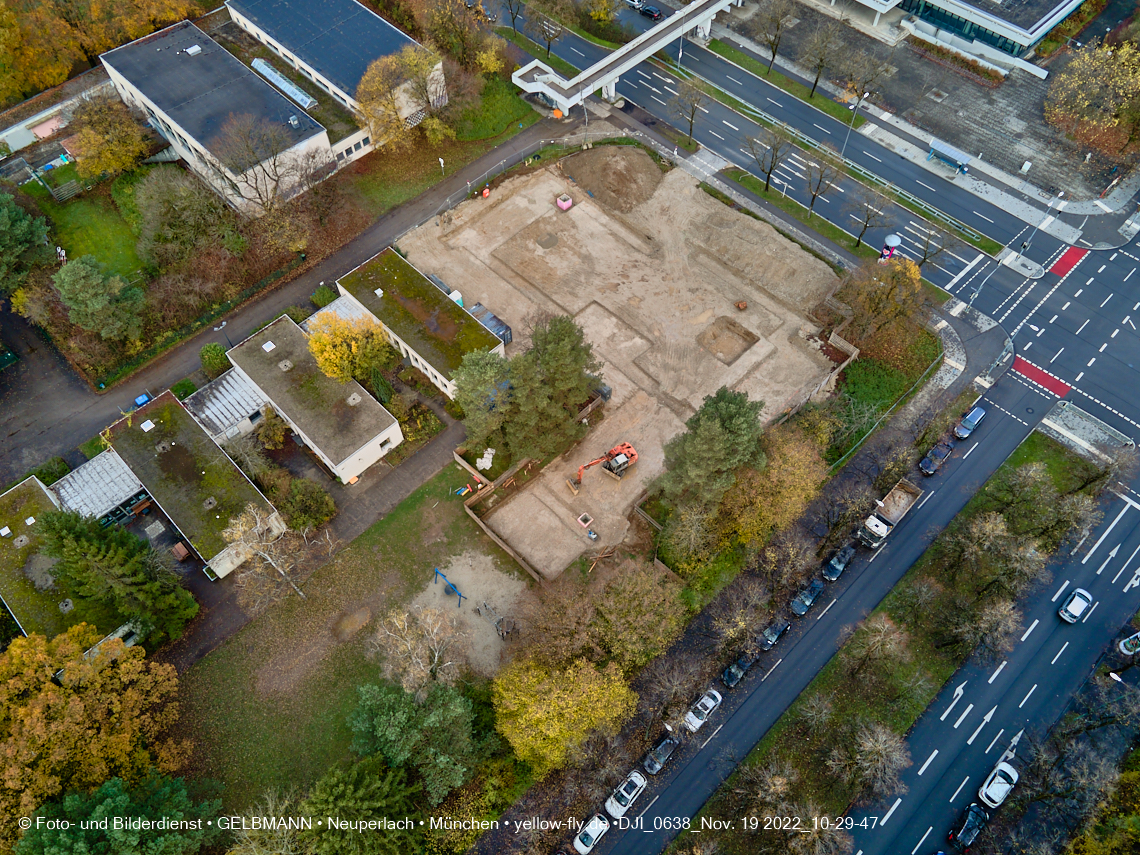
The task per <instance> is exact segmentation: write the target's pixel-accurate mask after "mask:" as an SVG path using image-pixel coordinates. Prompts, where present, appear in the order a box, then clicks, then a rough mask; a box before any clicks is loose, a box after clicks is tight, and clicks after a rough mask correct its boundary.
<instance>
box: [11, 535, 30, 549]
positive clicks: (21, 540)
mask: <svg viewBox="0 0 1140 855" xmlns="http://www.w3.org/2000/svg"><path fill="white" fill-rule="evenodd" d="M28 543H29V541H28V536H27V535H26V534H20V535H17V536H16V539H15V540H13V541H12V545H13V546H14V547H16V548H17V549H22V548H23V547H25V546H27V545H28Z"/></svg>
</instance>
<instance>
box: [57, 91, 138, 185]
mask: <svg viewBox="0 0 1140 855" xmlns="http://www.w3.org/2000/svg"><path fill="white" fill-rule="evenodd" d="M74 124H75V126H76V127H77V128H78V129H79V130H78V132H77V133H76V135H75V148H76V152H77V154H78V155H79V157H78V161H77V162H76V165H75V168H76V170H77V171H78V172H79V175H80V177H81V178H97V177H98V176H100V175H102V174H103V173H106V174H108V175H118V174H119V173H120V172H129V171H130V170H132V169H134V168H135V166H136V165H137V164H138V162H139V161H140V160H142V158H143V156H144V155H145V154H146V153H147V149H148V148H149V147H150V141H149V139H148V136H147V131H146V128H144V127H143V126H142V123H141V122H139V121H138V120H137V119H136V118H135V117H134V116H132V115H131V111H130V109H128V107H127V105H126V104H124V103H123V102H122V101H120V100H119V99H118V98H117V97H111V96H100V97H96V98H91V99H89V100H87V101H84V102H83V103H82V104H81V105H80V106H79V107H78V108H77V109H76V111H75V118H74Z"/></svg>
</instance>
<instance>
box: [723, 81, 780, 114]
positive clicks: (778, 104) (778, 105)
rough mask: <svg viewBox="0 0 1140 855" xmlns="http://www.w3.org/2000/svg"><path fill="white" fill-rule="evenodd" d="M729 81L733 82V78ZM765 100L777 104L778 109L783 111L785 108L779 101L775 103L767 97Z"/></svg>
mask: <svg viewBox="0 0 1140 855" xmlns="http://www.w3.org/2000/svg"><path fill="white" fill-rule="evenodd" d="M728 79H729V80H732V78H731V77H729V78H728ZM765 100H766V101H768V102H769V103H770V104H775V105H776V106H777V107H779V108H780V109H781V110H782V109H783V108H784V105H783V104H781V103H780V102H779V101H773V100H772V99H771V98H768V97H767V96H765Z"/></svg>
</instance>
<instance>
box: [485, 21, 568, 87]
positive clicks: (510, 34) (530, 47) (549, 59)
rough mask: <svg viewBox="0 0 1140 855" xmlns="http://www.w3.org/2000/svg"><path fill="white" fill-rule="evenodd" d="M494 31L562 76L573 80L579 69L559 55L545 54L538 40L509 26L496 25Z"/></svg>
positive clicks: (544, 49)
mask: <svg viewBox="0 0 1140 855" xmlns="http://www.w3.org/2000/svg"><path fill="white" fill-rule="evenodd" d="M495 32H496V33H498V34H499V35H500V36H502V37H503V38H504V39H506V40H507V41H509V42H510V43H511V44H513V45H515V46H516V47H520V48H522V49H523V50H525V51H526V52H527V53H529V54H530V55H531V56H533V57H534V58H535V59H537V60H539V61H540V62H544V63H546V64H547V65H549V66H550V67H551V68H553V69H554V70H555V71H557V72H558V73H559V74H561V75H562V76H563V77H565V78H566V79H567V80H573V79H574V78H575V77H577V76H578V72H579V70H580V69H577V68H575V67H574V66H573V65H571V64H570V63H568V62H567V61H566V60H564V59H561V58H560V57H557V56H555V55H554V54H550V55H549V56H546V55H545V54H546V48H544V47H543V46H542V45H540V44H539V43H538V42H532V41H531V40H530V39H528V38H527V37H526V36H524V35H523V34H522V33H516V32H515V31H514V30H512V29H511V28H510V27H496V28H495Z"/></svg>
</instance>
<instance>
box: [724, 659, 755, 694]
mask: <svg viewBox="0 0 1140 855" xmlns="http://www.w3.org/2000/svg"><path fill="white" fill-rule="evenodd" d="M755 664H756V656H755V655H754V654H753V653H750V652H749V651H745V652H744V653H741V654H740V655H739V656H738V657H736V661H735V662H733V663H732V664H731V665H729V666H728V667H727V668H725V669H724V673H723V674H721V675H720V681H721V682H722V683H724V684H725V685H726V686H728V688H730V689H733V688H735V687H736V684H737V683H739V682H740V681H741V680H742V679H744V675H745V674H747V673H748V671H749V670H750V669H751V668H752V666H753V665H755Z"/></svg>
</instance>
